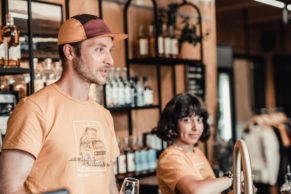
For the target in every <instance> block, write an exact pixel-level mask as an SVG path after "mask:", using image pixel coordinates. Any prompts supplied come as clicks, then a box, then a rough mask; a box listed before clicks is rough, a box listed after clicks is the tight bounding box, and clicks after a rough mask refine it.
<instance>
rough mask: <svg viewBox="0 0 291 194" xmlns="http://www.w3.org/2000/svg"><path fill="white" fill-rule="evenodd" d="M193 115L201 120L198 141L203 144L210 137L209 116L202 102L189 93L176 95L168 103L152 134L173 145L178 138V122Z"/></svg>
mask: <svg viewBox="0 0 291 194" xmlns="http://www.w3.org/2000/svg"><path fill="white" fill-rule="evenodd" d="M194 113H195V114H196V115H199V116H200V117H202V118H203V125H204V129H203V132H202V135H201V137H200V139H199V140H200V141H202V142H205V141H206V140H207V139H208V138H209V136H210V129H209V124H208V123H207V119H208V116H209V114H208V112H207V110H206V108H205V106H204V104H203V102H202V101H201V100H200V99H199V98H198V97H196V96H194V95H191V94H189V93H181V94H178V95H176V96H174V98H173V99H171V100H170V102H168V104H167V105H166V107H165V108H164V110H163V112H162V114H161V118H160V120H159V122H158V126H157V127H156V128H155V129H154V130H153V132H154V133H156V134H157V136H158V137H159V138H161V139H162V140H164V141H167V142H169V143H173V142H174V140H175V139H177V138H178V137H179V129H178V120H179V119H181V118H183V117H187V116H191V115H193V114H194Z"/></svg>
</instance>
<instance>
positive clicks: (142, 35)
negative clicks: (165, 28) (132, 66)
mask: <svg viewBox="0 0 291 194" xmlns="http://www.w3.org/2000/svg"><path fill="white" fill-rule="evenodd" d="M138 45H139V56H140V57H145V56H148V54H149V48H148V38H147V36H146V32H145V28H144V26H143V25H140V26H139V33H138Z"/></svg>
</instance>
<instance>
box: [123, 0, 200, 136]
mask: <svg viewBox="0 0 291 194" xmlns="http://www.w3.org/2000/svg"><path fill="white" fill-rule="evenodd" d="M151 2H152V5H153V8H152V11H153V15H154V27H155V29H157V28H158V23H157V18H158V7H157V3H156V0H152V1H151ZM131 3H132V0H128V1H127V2H126V3H125V6H124V31H125V33H126V34H128V19H129V18H128V9H129V7H130V6H131ZM184 6H191V7H192V8H194V9H195V10H196V12H197V14H198V25H199V35H200V36H201V40H200V42H199V45H200V59H198V60H188V59H179V58H176V59H173V58H161V57H147V58H130V57H129V40H128V39H127V40H125V42H124V44H125V59H126V66H127V69H128V71H127V76H128V77H130V67H131V66H132V65H154V66H156V72H157V73H156V75H157V77H156V79H157V93H158V106H159V112H160V113H161V111H162V92H161V76H160V74H161V66H171V68H172V80H174V81H173V84H172V87H173V95H175V94H176V93H177V89H176V81H175V80H176V71H175V66H176V65H186V66H187V67H195V66H204V64H203V41H202V17H201V12H200V10H199V8H198V7H197V6H196V5H194V4H192V3H189V2H187V1H186V0H183V2H182V3H180V4H179V5H178V9H179V8H181V7H184ZM155 39H156V40H157V39H158V34H157V33H155ZM155 47H156V50H158V41H155ZM188 69H189V68H187V70H188ZM188 73H189V72H185V77H186V80H185V83H186V88H187V90H189V88H188V84H187V83H188V81H189V80H190V79H189V78H188ZM204 77H205V76H204V75H203V79H202V83H201V85H202V87H203V88H204ZM202 97H203V98H204V94H203V96H202ZM128 126H129V134H132V117H131V111H128Z"/></svg>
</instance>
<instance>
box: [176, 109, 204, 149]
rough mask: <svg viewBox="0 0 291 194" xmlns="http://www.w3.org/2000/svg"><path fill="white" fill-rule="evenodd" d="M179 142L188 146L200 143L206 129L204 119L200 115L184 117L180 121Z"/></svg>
mask: <svg viewBox="0 0 291 194" xmlns="http://www.w3.org/2000/svg"><path fill="white" fill-rule="evenodd" d="M178 129H179V133H180V137H179V140H180V141H181V142H183V143H184V144H187V145H195V144H196V143H198V141H199V139H200V137H201V134H202V132H203V129H204V125H203V118H202V117H201V116H199V115H195V114H193V115H192V116H187V117H183V118H181V119H179V120H178Z"/></svg>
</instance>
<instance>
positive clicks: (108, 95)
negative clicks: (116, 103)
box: [105, 83, 113, 107]
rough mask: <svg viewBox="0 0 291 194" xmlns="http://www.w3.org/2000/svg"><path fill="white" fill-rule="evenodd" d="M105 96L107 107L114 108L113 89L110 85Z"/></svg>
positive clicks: (106, 87)
mask: <svg viewBox="0 0 291 194" xmlns="http://www.w3.org/2000/svg"><path fill="white" fill-rule="evenodd" d="M105 94H106V105H107V106H108V107H112V106H113V100H112V87H111V85H110V84H109V83H107V84H106V86H105Z"/></svg>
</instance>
